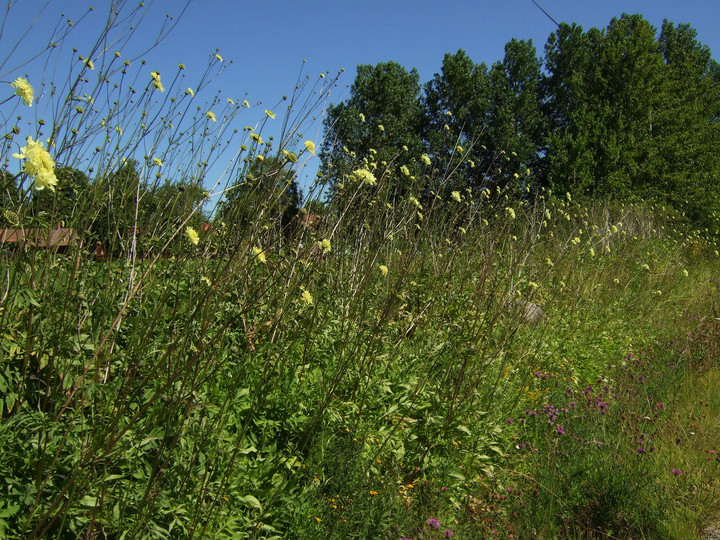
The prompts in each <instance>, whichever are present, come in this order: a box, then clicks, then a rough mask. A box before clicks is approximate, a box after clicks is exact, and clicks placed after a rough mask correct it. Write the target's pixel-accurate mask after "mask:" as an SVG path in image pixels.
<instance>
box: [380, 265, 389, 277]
mask: <svg viewBox="0 0 720 540" xmlns="http://www.w3.org/2000/svg"><path fill="white" fill-rule="evenodd" d="M380 272H382V275H383V277H385V276H387V275H388V267H387V266H385V265H384V264H381V265H380Z"/></svg>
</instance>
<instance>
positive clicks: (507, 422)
mask: <svg viewBox="0 0 720 540" xmlns="http://www.w3.org/2000/svg"><path fill="white" fill-rule="evenodd" d="M514 421H515V420H513V419H512V418H508V419H507V420H505V423H506V424H512V423H513V422H514Z"/></svg>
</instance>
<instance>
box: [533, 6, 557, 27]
mask: <svg viewBox="0 0 720 540" xmlns="http://www.w3.org/2000/svg"><path fill="white" fill-rule="evenodd" d="M530 1H531V2H532V3H533V4H535V5H536V6H537V8H538V9H539V10H540V11H542V12H543V13H544V14H545V15H546V16H547V18H548V19H550V20H551V21H552V22H554V23H555V26H557V27H558V28H560V24H559V23H558V22H557V21H556V20H555V19H553V18H552V17H551V16H550V14H549V13H548V12H547V11H545V10H544V9H543V8H542V6H541V5H540V4H538V3H537V2H536V1H535V0H530Z"/></svg>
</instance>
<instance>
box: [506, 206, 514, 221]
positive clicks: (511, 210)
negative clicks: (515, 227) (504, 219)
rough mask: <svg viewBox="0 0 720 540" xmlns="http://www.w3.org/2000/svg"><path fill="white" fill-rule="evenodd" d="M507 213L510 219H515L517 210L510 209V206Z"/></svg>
mask: <svg viewBox="0 0 720 540" xmlns="http://www.w3.org/2000/svg"><path fill="white" fill-rule="evenodd" d="M505 212H506V213H507V215H508V217H509V218H510V219H515V210H513V209H512V208H510V207H509V206H508V207H506V208H505Z"/></svg>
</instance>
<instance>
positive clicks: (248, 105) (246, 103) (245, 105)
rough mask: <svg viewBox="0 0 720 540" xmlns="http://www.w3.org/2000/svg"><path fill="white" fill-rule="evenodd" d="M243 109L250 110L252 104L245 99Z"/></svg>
mask: <svg viewBox="0 0 720 540" xmlns="http://www.w3.org/2000/svg"><path fill="white" fill-rule="evenodd" d="M243 107H245V108H246V109H248V108H249V107H250V103H249V102H248V100H247V99H243Z"/></svg>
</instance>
